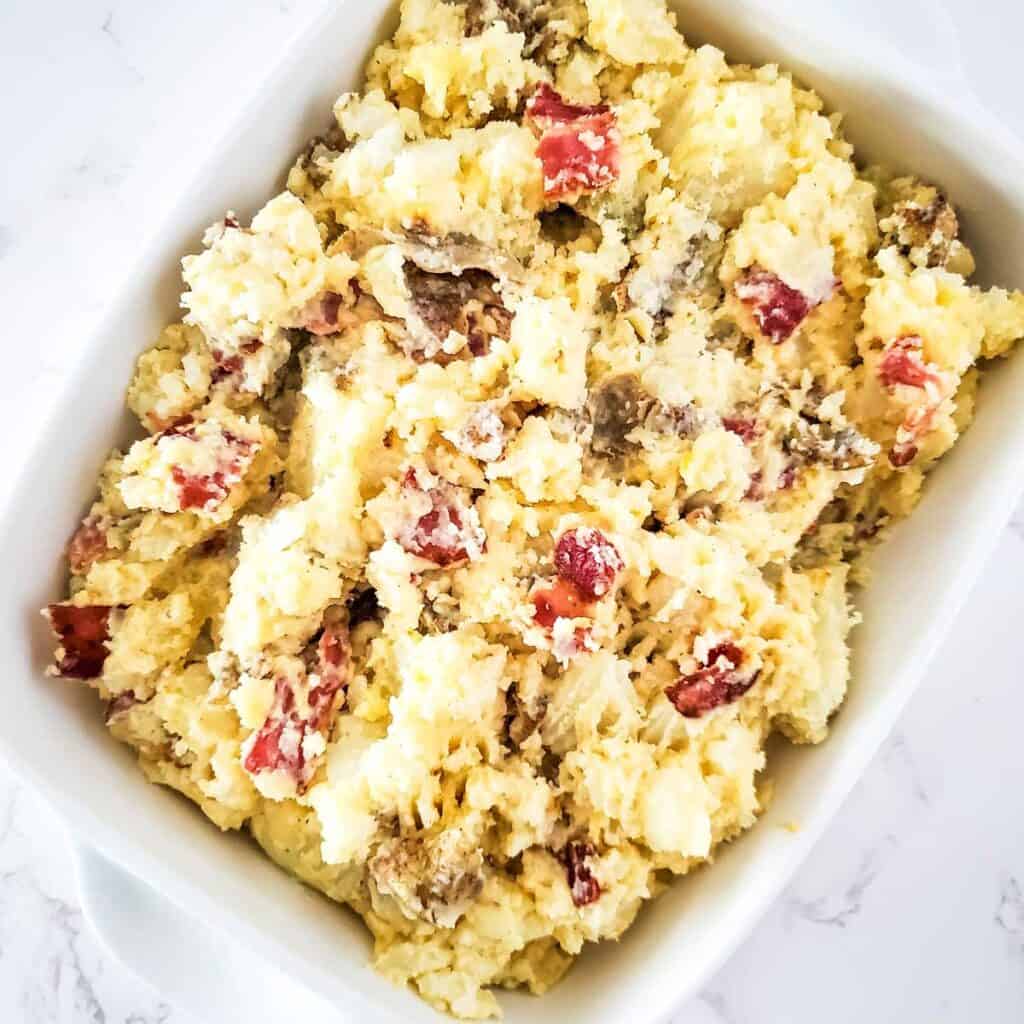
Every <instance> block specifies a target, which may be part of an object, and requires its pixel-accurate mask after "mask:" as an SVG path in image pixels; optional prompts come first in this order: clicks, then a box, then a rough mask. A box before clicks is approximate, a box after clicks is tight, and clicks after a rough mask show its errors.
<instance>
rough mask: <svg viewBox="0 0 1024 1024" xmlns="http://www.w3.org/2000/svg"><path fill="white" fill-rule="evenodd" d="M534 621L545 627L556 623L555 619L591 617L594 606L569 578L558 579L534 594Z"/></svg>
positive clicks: (548, 627)
mask: <svg viewBox="0 0 1024 1024" xmlns="http://www.w3.org/2000/svg"><path fill="white" fill-rule="evenodd" d="M533 608H534V612H533V621H534V622H536V623H537V624H538V625H539V626H543V627H544V628H545V629H550V628H551V627H552V626H553V625H554V624H555V619H580V618H589V617H590V616H591V615H592V614H593V607H592V605H591V603H590V602H589V601H588V600H587V599H586V597H585V596H584V595H583V594H581V593H580V591H579V590H578V589H577V588H576V586H575V585H574V584H573V583H571V582H569V580H564V579H556V580H555V582H554V583H553V584H552V585H551V586H550V587H543V588H542V589H540V590H537V591H535V592H534V595H533Z"/></svg>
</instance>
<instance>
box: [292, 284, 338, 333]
mask: <svg viewBox="0 0 1024 1024" xmlns="http://www.w3.org/2000/svg"><path fill="white" fill-rule="evenodd" d="M341 303H342V296H341V295H339V294H338V293H337V292H324V294H323V295H320V296H318V297H317V298H315V299H312V300H310V302H309V303H307V305H306V307H305V309H303V310H302V312H301V313H300V314H299V326H300V327H302V328H303V329H304V330H307V331H309V332H310V334H316V335H325V334H337V333H338V330H339V329H340V327H339V322H338V312H339V311H340V309H341Z"/></svg>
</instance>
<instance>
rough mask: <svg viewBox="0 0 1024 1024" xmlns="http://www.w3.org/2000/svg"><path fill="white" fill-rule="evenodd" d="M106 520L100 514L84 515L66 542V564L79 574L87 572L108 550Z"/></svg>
mask: <svg viewBox="0 0 1024 1024" xmlns="http://www.w3.org/2000/svg"><path fill="white" fill-rule="evenodd" d="M108 550H109V549H108V548H107V530H106V521H105V520H104V519H103V518H101V517H100V516H86V518H85V519H83V520H82V523H81V525H80V526H79V527H78V529H77V530H76V531H75V535H74V536H73V537H72V538H71V541H70V542H69V544H68V564H69V565H70V566H71V571H72V572H73V573H74V574H75V575H76V576H79V575H81V574H82V573H84V572H88V570H89V567H90V566H91V565H92V564H93V562H98V561H99V560H100V559H101V558H102V557H103V556H104V555H105V554H106V553H107V551H108Z"/></svg>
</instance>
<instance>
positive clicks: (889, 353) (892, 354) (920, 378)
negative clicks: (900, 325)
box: [878, 334, 942, 391]
mask: <svg viewBox="0 0 1024 1024" xmlns="http://www.w3.org/2000/svg"><path fill="white" fill-rule="evenodd" d="M921 349H922V343H921V339H920V338H919V337H918V336H917V335H916V334H906V335H904V336H903V337H901V338H897V339H896V340H895V341H892V342H890V343H889V344H888V345H887V346H886V348H885V351H884V353H883V355H882V359H881V361H880V362H879V364H878V379H879V380H880V381H881V383H882V387H884V388H886V389H887V390H889V391H892V390H893V388H895V387H896V386H897V385H898V384H902V385H904V386H906V387H910V388H923V387H925V386H926V385H928V384H930V383H931V384H935V385H936V386H939V385H941V383H942V378H941V377H940V376H939V374H938V372H937V370H935V369H934V368H933V367H932V366H930V365H929V364H926V363H925V361H924V358H923V356H922V351H921Z"/></svg>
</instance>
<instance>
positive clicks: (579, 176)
mask: <svg viewBox="0 0 1024 1024" xmlns="http://www.w3.org/2000/svg"><path fill="white" fill-rule="evenodd" d="M526 116H527V117H528V118H529V119H530V121H531V122H532V124H533V127H534V130H535V132H536V133H537V134H538V135H539V137H540V142H539V144H538V146H537V155H538V156H539V157H540V162H541V167H542V169H543V172H544V195H545V196H547V197H548V198H549V199H565V198H567V197H575V196H579V195H581V194H583V193H585V192H596V191H598V190H599V189H602V188H605V187H606V186H608V185H610V184H612V182H614V181H615V180H616V179H617V178H618V176H619V130H618V127H617V126H616V119H615V114H614V112H613V111H612V110H611V108H610V107H609V106H608V105H607V104H605V103H601V104H598V105H597V106H576V105H574V104H570V103H566V102H565V101H564V100H563V99H562V97H561V96H560V95H559V94H558V93H557V92H555V90H554V89H552V88H551V86H550V85H547V84H546V83H545V84H542V85H541V86H540V88H539V89H538V90H537V91H536V92H535V93H534V94H533V96H531V97H530V99H529V101H528V102H527V104H526Z"/></svg>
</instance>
